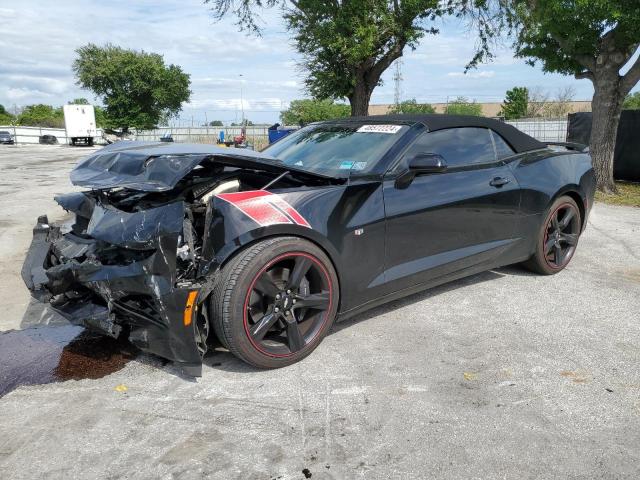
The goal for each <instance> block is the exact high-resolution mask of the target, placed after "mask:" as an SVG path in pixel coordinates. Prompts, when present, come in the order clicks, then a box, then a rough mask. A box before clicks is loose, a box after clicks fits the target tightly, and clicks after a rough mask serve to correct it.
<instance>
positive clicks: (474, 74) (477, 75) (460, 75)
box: [447, 70, 496, 79]
mask: <svg viewBox="0 0 640 480" xmlns="http://www.w3.org/2000/svg"><path fill="white" fill-rule="evenodd" d="M495 76H496V72H494V71H493V70H488V71H483V72H467V73H464V72H449V73H447V77H458V78H471V79H473V78H475V79H477V78H493V77H495Z"/></svg>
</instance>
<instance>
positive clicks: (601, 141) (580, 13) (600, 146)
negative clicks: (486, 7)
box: [508, 0, 640, 192]
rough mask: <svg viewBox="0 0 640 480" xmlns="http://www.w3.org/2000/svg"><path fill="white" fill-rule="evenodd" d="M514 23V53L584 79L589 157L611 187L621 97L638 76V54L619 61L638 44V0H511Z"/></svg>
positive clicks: (603, 185) (601, 183) (600, 181)
mask: <svg viewBox="0 0 640 480" xmlns="http://www.w3.org/2000/svg"><path fill="white" fill-rule="evenodd" d="M508 14H509V15H510V18H512V19H513V20H514V21H515V25H516V41H515V49H516V55H517V56H519V57H521V58H525V59H527V61H528V62H529V63H530V64H535V63H536V62H540V63H541V64H542V67H543V69H544V71H546V72H559V73H563V74H566V75H574V76H575V77H576V78H577V79H588V80H590V81H591V82H592V84H593V88H594V94H593V100H592V103H591V108H592V111H593V124H592V129H591V141H590V147H591V157H592V158H593V164H594V169H595V172H596V179H597V185H598V189H600V190H601V191H604V192H611V191H615V183H614V181H613V153H614V150H615V143H616V134H617V131H618V124H619V121H620V113H621V111H622V105H623V102H624V99H625V97H626V96H627V95H628V94H629V92H630V91H631V89H632V88H633V87H634V86H635V85H636V84H637V83H638V81H639V80H640V58H636V59H635V61H633V62H632V64H631V65H630V67H629V68H628V69H627V70H626V73H622V70H623V67H624V66H625V65H627V64H628V63H629V62H630V61H631V60H632V58H633V56H634V54H635V53H636V52H638V50H639V48H640V28H638V25H640V2H638V1H637V0H567V1H561V0H510V8H509V10H508Z"/></svg>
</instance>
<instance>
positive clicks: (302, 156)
mask: <svg viewBox="0 0 640 480" xmlns="http://www.w3.org/2000/svg"><path fill="white" fill-rule="evenodd" d="M408 128H409V127H407V126H405V125H380V124H366V123H344V124H320V125H309V126H308V127H305V128H302V129H300V130H298V131H296V132H294V133H292V134H290V135H288V136H287V137H285V138H283V139H282V140H280V141H279V142H277V143H275V144H273V145H271V146H269V147H267V148H266V149H265V150H264V153H266V154H268V155H271V156H273V157H276V158H277V159H279V160H281V161H282V162H283V163H284V164H285V165H290V166H292V167H296V168H299V169H302V170H307V171H309V172H314V173H320V174H323V175H330V176H348V175H349V173H350V172H352V171H358V172H368V171H371V170H372V169H373V168H374V167H375V165H376V164H377V163H378V161H380V159H381V158H382V156H383V155H384V154H385V153H386V152H387V151H388V150H389V148H391V146H392V145H393V144H394V143H395V142H396V141H397V140H398V139H399V138H400V137H401V136H402V134H403V133H404V132H406V131H407V129H408Z"/></svg>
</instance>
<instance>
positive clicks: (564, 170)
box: [22, 115, 595, 375]
mask: <svg viewBox="0 0 640 480" xmlns="http://www.w3.org/2000/svg"><path fill="white" fill-rule="evenodd" d="M71 181H72V182H73V184H74V185H79V186H82V187H86V188H88V190H87V191H85V192H82V193H71V194H67V195H60V196H58V197H56V200H57V202H58V203H59V204H60V206H62V208H64V209H65V210H67V211H69V212H72V213H73V214H74V215H73V219H72V220H69V221H68V222H66V223H63V224H60V225H53V224H49V222H48V220H47V218H46V217H44V216H43V217H40V218H39V219H38V223H37V225H36V227H35V229H34V238H33V243H32V245H31V248H30V250H29V253H28V256H27V259H26V261H25V264H24V268H23V273H22V275H23V278H24V281H25V283H26V285H27V287H28V288H29V289H30V290H31V292H32V294H33V295H34V296H35V297H36V298H38V299H40V300H42V301H43V302H49V303H50V304H51V305H52V306H53V307H54V308H55V309H56V310H58V311H59V312H61V313H62V314H63V315H65V316H66V317H67V318H69V319H70V320H71V321H73V322H75V323H78V324H82V325H84V326H86V327H89V328H93V329H97V330H99V331H101V332H103V333H105V334H107V335H111V336H113V337H118V336H122V335H125V336H126V337H128V339H129V340H130V341H131V342H132V343H134V344H135V345H137V346H138V347H140V348H141V349H143V350H145V351H149V352H152V353H154V354H157V355H160V356H162V357H165V358H167V359H170V360H173V361H174V362H176V363H177V364H179V365H180V366H181V367H182V368H183V369H184V371H186V372H187V373H189V374H191V375H199V374H200V372H201V365H202V364H201V358H202V357H203V355H204V354H205V353H206V352H207V349H208V346H209V345H210V343H211V341H212V340H213V339H214V335H215V336H217V338H218V339H219V341H220V342H221V343H222V344H223V345H224V346H225V347H227V348H228V349H229V350H230V351H231V352H233V353H234V354H235V355H237V356H238V357H240V358H241V359H243V360H244V361H246V362H248V363H250V364H252V365H255V366H258V367H267V368H268V367H280V366H284V365H288V364H291V363H293V362H296V361H298V360H300V359H302V358H304V357H305V356H306V355H308V354H309V353H310V352H311V351H312V350H313V349H314V348H316V347H317V346H318V344H319V343H320V342H321V340H322V339H323V337H324V336H325V335H326V334H327V332H328V331H329V329H330V328H331V325H332V324H333V322H334V321H335V320H336V319H344V318H347V317H349V316H351V315H354V314H356V313H358V312H362V311H363V310H365V309H368V308H371V307H374V306H376V305H379V304H381V303H384V302H388V301H390V300H393V299H396V298H398V297H401V296H404V295H408V294H410V293H413V292H416V291H418V290H422V289H424V288H428V287H431V286H434V285H436V284H441V283H444V282H448V281H450V280H453V279H456V278H460V277H463V276H466V275H472V274H474V273H477V272H480V271H483V270H487V269H491V268H495V267H499V266H502V265H508V264H513V263H519V262H523V263H524V264H525V265H526V266H527V267H529V268H530V269H532V270H534V271H536V272H539V273H541V274H553V273H556V272H558V271H560V270H562V269H563V268H564V267H565V266H566V265H567V264H568V263H569V261H570V260H571V257H572V255H573V254H574V252H575V249H576V246H577V244H578V238H579V236H580V233H581V232H582V230H583V229H584V226H585V224H586V219H587V216H588V214H589V211H590V209H591V205H592V201H593V196H594V191H595V180H594V173H593V170H592V166H591V159H590V157H589V155H588V154H587V153H584V152H583V151H582V149H580V148H576V147H575V146H571V145H568V146H554V147H550V146H548V145H546V144H543V143H540V142H538V141H537V140H535V139H533V138H531V137H529V136H527V135H525V134H524V133H521V132H520V131H518V130H516V129H515V128H513V127H511V126H509V125H507V124H504V123H501V122H498V121H493V120H489V119H484V118H477V117H461V116H443V115H424V116H383V117H366V118H349V119H343V120H335V121H329V122H322V123H316V124H313V125H309V126H308V127H305V128H303V129H301V130H299V131H297V132H295V133H293V134H291V135H289V136H287V137H285V138H283V139H282V140H280V141H278V142H276V143H274V144H273V145H271V146H270V147H268V148H267V149H266V150H265V151H263V152H262V153H256V152H252V151H248V150H240V149H224V148H218V147H214V146H208V145H185V144H166V143H132V142H126V143H116V144H113V145H109V146H108V147H105V148H103V149H102V150H99V151H98V152H96V153H94V154H93V155H92V156H90V157H88V158H87V159H85V160H83V161H81V162H80V163H79V164H78V165H77V166H76V168H75V169H74V170H73V172H72V173H71Z"/></svg>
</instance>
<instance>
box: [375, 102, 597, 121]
mask: <svg viewBox="0 0 640 480" xmlns="http://www.w3.org/2000/svg"><path fill="white" fill-rule="evenodd" d="M478 103H480V102H478ZM557 104H558V102H546V103H545V107H547V108H551V109H553V106H555V105H557ZM431 105H432V106H433V108H435V109H436V113H444V112H445V109H446V108H447V104H446V103H431ZM480 105H482V114H483V115H484V116H485V117H497V116H498V113H499V112H500V110H501V109H502V102H487V103H480ZM393 107H394V105H393V104H380V105H369V115H385V114H386V113H389V111H390V110H391V109H392V108H393ZM567 110H568V111H567V113H577V112H590V111H591V101H589V100H578V101H573V102H567Z"/></svg>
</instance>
